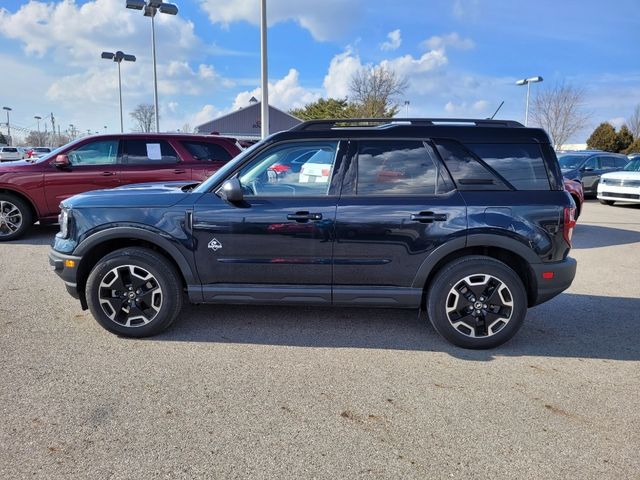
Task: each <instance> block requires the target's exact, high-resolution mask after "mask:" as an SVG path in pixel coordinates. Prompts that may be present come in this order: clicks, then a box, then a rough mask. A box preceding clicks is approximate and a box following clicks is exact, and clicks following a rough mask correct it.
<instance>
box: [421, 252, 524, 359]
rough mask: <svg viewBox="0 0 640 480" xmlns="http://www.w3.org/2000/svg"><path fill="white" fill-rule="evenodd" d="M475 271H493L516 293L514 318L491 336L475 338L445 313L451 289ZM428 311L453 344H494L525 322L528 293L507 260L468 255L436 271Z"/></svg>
mask: <svg viewBox="0 0 640 480" xmlns="http://www.w3.org/2000/svg"><path fill="white" fill-rule="evenodd" d="M474 274H488V275H493V276H494V277H496V278H498V279H499V280H501V281H502V282H504V283H505V284H506V286H507V288H509V290H510V291H511V295H512V297H513V304H514V306H513V312H512V314H511V319H510V320H509V322H508V323H507V325H505V327H504V328H503V329H502V330H500V331H499V332H498V333H496V334H495V335H492V336H490V337H478V338H472V337H468V336H466V335H464V334H462V333H460V332H458V331H457V330H456V329H455V328H454V327H453V326H452V325H451V322H450V321H449V319H448V317H447V314H446V310H445V308H446V301H447V297H448V295H449V291H450V290H451V289H452V288H453V286H454V285H456V284H457V283H458V282H460V281H461V280H462V279H463V278H465V277H467V276H470V275H474ZM427 313H428V316H429V320H430V321H431V324H432V325H433V327H434V328H435V330H436V331H437V332H438V333H439V334H440V335H442V336H443V337H444V338H446V339H447V340H448V341H450V342H451V343H453V344H454V345H457V346H459V347H463V348H471V349H486V348H494V347H497V346H499V345H502V344H503V343H505V342H506V341H508V340H509V339H511V338H512V337H513V336H514V335H515V334H516V333H517V332H518V330H519V329H520V327H521V326H522V323H523V321H524V318H525V316H526V314H527V295H526V292H525V289H524V286H523V284H522V281H521V280H520V277H519V276H518V275H517V274H516V273H515V272H514V271H513V269H511V268H509V267H508V266H507V265H505V264H504V263H502V262H500V261H498V260H495V259H493V258H490V257H479V256H478V257H465V258H463V259H460V260H458V261H455V262H452V263H451V264H449V265H448V266H445V267H444V268H443V269H442V270H441V271H440V272H439V273H438V274H437V275H436V277H435V278H434V280H433V282H432V286H431V289H430V290H429V294H428V296H427Z"/></svg>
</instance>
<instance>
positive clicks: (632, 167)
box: [624, 158, 640, 172]
mask: <svg viewBox="0 0 640 480" xmlns="http://www.w3.org/2000/svg"><path fill="white" fill-rule="evenodd" d="M624 171H625V172H640V158H636V159H635V160H631V161H630V162H629V163H627V164H626V165H625V166H624Z"/></svg>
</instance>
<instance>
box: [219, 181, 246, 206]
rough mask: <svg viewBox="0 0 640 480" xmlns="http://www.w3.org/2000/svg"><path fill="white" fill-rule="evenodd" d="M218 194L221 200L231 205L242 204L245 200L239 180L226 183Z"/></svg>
mask: <svg viewBox="0 0 640 480" xmlns="http://www.w3.org/2000/svg"><path fill="white" fill-rule="evenodd" d="M216 193H217V194H218V195H219V196H220V198H222V199H223V200H226V201H227V202H231V203H236V202H241V201H242V200H243V198H244V195H243V194H242V185H240V180H238V179H237V178H230V179H229V180H227V181H226V182H224V183H223V184H222V187H220V188H219V189H218V191H217V192H216Z"/></svg>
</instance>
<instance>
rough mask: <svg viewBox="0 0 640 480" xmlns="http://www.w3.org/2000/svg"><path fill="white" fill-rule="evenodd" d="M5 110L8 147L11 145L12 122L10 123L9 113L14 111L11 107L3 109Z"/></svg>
mask: <svg viewBox="0 0 640 480" xmlns="http://www.w3.org/2000/svg"><path fill="white" fill-rule="evenodd" d="M2 109H3V110H6V111H7V137H9V138H7V145H11V122H10V121H9V112H10V111H11V110H13V109H12V108H10V107H2Z"/></svg>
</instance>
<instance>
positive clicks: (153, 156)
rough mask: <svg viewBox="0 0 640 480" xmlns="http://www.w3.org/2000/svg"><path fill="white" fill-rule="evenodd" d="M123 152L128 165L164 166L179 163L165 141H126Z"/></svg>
mask: <svg viewBox="0 0 640 480" xmlns="http://www.w3.org/2000/svg"><path fill="white" fill-rule="evenodd" d="M125 151H126V154H127V157H126V158H127V163H128V164H129V165H165V164H172V163H178V162H179V158H178V154H177V153H176V151H175V150H174V149H173V147H172V146H171V145H169V142H167V141H166V140H159V139H158V140H156V139H151V140H127V142H126V146H125Z"/></svg>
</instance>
